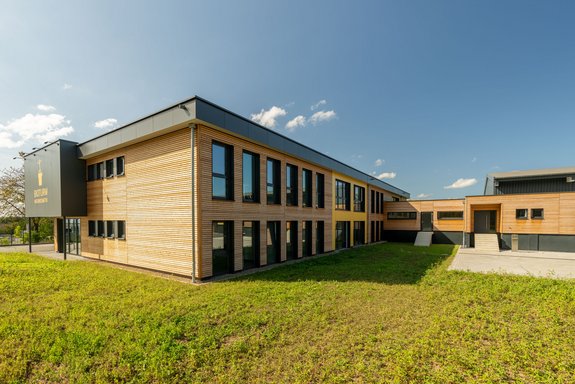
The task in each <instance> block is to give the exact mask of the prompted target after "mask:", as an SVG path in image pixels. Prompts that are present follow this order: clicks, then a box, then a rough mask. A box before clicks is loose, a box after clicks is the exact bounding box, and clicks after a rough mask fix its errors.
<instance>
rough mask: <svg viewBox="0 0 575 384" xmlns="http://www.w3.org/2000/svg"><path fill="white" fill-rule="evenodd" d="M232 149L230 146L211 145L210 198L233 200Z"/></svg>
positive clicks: (214, 143)
mask: <svg viewBox="0 0 575 384" xmlns="http://www.w3.org/2000/svg"><path fill="white" fill-rule="evenodd" d="M232 157H233V149H232V146H230V145H225V144H221V143H218V142H215V141H214V142H213V143H212V197H213V198H214V199H224V200H233V198H234V195H233V187H234V178H233V167H232Z"/></svg>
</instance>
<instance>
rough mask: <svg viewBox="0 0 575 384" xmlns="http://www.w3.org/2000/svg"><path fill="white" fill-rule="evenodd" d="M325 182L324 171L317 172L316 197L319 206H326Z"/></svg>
mask: <svg viewBox="0 0 575 384" xmlns="http://www.w3.org/2000/svg"><path fill="white" fill-rule="evenodd" d="M324 184H325V177H324V176H323V174H322V173H316V174H315V193H316V195H317V197H316V201H317V202H316V204H317V207H318V208H324V207H325V197H324Z"/></svg>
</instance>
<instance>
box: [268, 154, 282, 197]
mask: <svg viewBox="0 0 575 384" xmlns="http://www.w3.org/2000/svg"><path fill="white" fill-rule="evenodd" d="M270 165H271V177H272V180H271V181H270V179H269V176H270V173H269V170H270ZM281 178H282V177H281V161H279V160H276V159H273V158H271V157H268V158H267V159H266V201H267V203H268V204H269V205H281V190H282V189H281ZM270 188H271V191H272V193H271V194H270V193H269V192H270Z"/></svg>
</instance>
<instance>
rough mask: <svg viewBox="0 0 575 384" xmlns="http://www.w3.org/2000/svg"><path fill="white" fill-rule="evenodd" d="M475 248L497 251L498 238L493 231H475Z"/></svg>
mask: <svg viewBox="0 0 575 384" xmlns="http://www.w3.org/2000/svg"><path fill="white" fill-rule="evenodd" d="M475 249H476V250H479V251H487V252H499V238H498V237H497V234H495V233H476V234H475Z"/></svg>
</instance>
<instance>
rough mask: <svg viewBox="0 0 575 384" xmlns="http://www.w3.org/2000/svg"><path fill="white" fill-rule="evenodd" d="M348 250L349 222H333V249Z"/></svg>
mask: <svg viewBox="0 0 575 384" xmlns="http://www.w3.org/2000/svg"><path fill="white" fill-rule="evenodd" d="M342 248H349V221H336V222H335V249H342Z"/></svg>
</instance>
